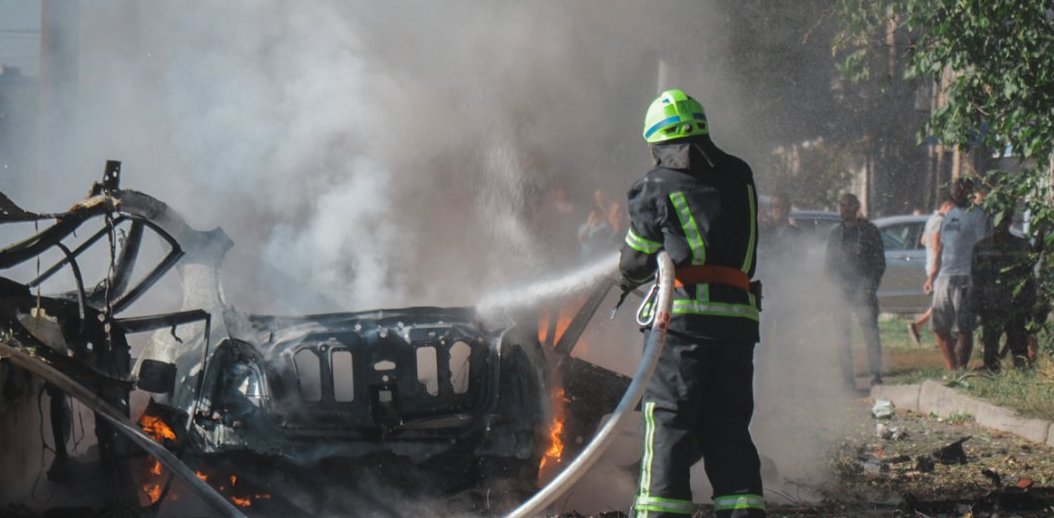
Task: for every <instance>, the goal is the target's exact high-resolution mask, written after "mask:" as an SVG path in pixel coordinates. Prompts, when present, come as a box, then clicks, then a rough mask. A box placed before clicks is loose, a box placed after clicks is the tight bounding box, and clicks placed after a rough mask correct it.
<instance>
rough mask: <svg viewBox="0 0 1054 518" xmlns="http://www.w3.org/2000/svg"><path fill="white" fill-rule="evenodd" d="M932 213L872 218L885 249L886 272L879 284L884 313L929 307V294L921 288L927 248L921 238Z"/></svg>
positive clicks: (916, 311) (905, 312) (904, 311)
mask: <svg viewBox="0 0 1054 518" xmlns="http://www.w3.org/2000/svg"><path fill="white" fill-rule="evenodd" d="M929 217H930V216H929V215H928V214H926V215H920V216H912V215H908V216H889V217H885V218H878V219H876V220H874V221H872V223H874V224H875V226H876V227H878V231H879V232H880V233H881V234H882V245H883V246H885V249H886V273H885V275H883V276H882V284H880V285H879V287H878V305H879V308H880V310H881V311H882V312H883V313H901V314H907V313H922V312H923V311H926V308H928V307H930V302H931V299H930V296H929V295H927V294H925V293H923V291H922V285H923V283H925V282H926V248H925V247H924V246H922V243H921V242H920V238H921V237H922V231H923V229H924V228H925V227H926V220H927V219H929Z"/></svg>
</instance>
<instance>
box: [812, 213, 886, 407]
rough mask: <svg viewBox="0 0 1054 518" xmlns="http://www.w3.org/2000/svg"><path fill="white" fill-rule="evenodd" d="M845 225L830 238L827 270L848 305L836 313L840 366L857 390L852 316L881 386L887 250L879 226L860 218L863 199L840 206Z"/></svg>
mask: <svg viewBox="0 0 1054 518" xmlns="http://www.w3.org/2000/svg"><path fill="white" fill-rule="evenodd" d="M838 212H839V213H840V214H841V216H842V222H841V223H839V224H838V225H837V226H835V227H834V228H833V229H831V234H830V235H829V236H828V239H827V258H826V261H825V263H824V264H825V265H826V271H827V273H828V275H829V276H830V277H831V278H832V280H833V281H834V282H835V284H836V285H837V286H838V287H839V288H841V293H842V295H843V297H844V298H845V302H846V305H845V306H842V305H836V307H839V308H845V309H843V310H842V311H836V314H835V325H836V326H837V327H838V328H839V330H840V334H839V339H840V340H841V342H842V352H841V364H842V374H843V376H845V382H846V385H847V386H848V387H849V388H851V389H854V390H855V389H856V378H855V374H854V370H855V369H854V366H853V352H852V342H851V336H852V335H851V333H850V321H849V313H852V314H853V315H855V316H856V320H857V322H859V324H860V330H861V332H862V333H863V335H864V343H865V344H866V347H867V363H868V366H869V368H870V369H871V384H872V385H876V384H880V383H882V340H881V338H880V337H879V334H878V285H879V284H880V283H881V282H882V274H884V273H885V271H886V255H885V247H884V245H883V244H882V236H881V234H879V232H878V227H876V226H875V225H874V223H871V222H870V221H868V220H867V219H865V218H864V217H862V216H861V215H860V200H859V199H857V197H856V196H854V195H852V194H850V193H845V194H843V195H842V197H841V199H840V200H839V204H838Z"/></svg>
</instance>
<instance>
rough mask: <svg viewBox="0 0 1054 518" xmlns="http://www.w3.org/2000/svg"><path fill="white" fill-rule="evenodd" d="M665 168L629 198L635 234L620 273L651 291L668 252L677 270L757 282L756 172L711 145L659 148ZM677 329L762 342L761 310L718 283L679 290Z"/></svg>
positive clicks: (708, 336) (684, 143)
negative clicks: (722, 272) (710, 270)
mask: <svg viewBox="0 0 1054 518" xmlns="http://www.w3.org/2000/svg"><path fill="white" fill-rule="evenodd" d="M652 151H653V154H654V156H655V158H656V161H657V162H658V166H657V167H656V168H655V169H653V170H651V171H649V172H648V173H647V174H645V175H644V177H643V178H641V179H640V180H638V181H637V182H636V183H635V184H634V185H633V187H632V188H630V190H629V193H628V195H627V198H628V203H627V206H628V208H629V216H630V225H629V230H628V232H627V233H626V239H625V242H624V245H623V247H622V256H621V260H620V270H621V273H622V275H623V277H625V278H626V279H627V280H628V281H630V282H632V283H643V282H645V281H646V280H648V279H649V278H650V277H651V276H652V275H653V274H654V272H655V254H657V253H658V252H659V250H666V251H667V253H669V254H670V258H671V259H672V260H673V262H674V264H675V265H677V266H688V265H719V266H724V267H729V268H734V269H736V270H739V271H742V272H743V273H744V274H745V275H746V276H748V277H753V275H754V270H755V267H756V264H755V258H756V253H757V235H758V226H757V193H756V191H755V187H754V179H753V173H752V172H751V170H750V166H748V165H747V164H746V162H743V161H742V160H740V159H739V158H736V157H734V156H731V155H728V154H726V153H724V152H722V151H721V150H719V149H717V147H716V146H714V145H713V143H712V142H710V141H709V139H705V138H704V139H694V140H688V139H682V140H680V141H673V143H671V144H662V145H655V146H652ZM673 317H674V319H673V321H672V322H671V324H670V329H671V330H672V331H675V332H682V333H685V334H688V335H690V336H695V337H699V338H705V339H716V340H735V341H748V342H756V341H757V340H758V325H757V323H758V317H759V314H758V304H757V301H756V300H755V298H754V296H753V295H752V294H751V293H749V292H748V291H744V290H742V289H739V288H736V287H733V286H727V285H722V284H717V283H704V284H696V285H688V286H684V287H683V288H678V289H677V292H676V295H675V298H674V302H673Z"/></svg>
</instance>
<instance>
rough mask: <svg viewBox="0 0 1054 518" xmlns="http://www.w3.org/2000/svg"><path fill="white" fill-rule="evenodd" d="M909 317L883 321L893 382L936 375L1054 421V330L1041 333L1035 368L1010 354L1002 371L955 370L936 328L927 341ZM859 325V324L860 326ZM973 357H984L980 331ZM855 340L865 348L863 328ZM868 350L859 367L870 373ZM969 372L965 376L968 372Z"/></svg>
mask: <svg viewBox="0 0 1054 518" xmlns="http://www.w3.org/2000/svg"><path fill="white" fill-rule="evenodd" d="M909 322H911V319H910V318H907V317H893V318H884V319H882V320H880V321H879V332H880V333H881V336H882V348H883V365H884V369H885V371H886V375H885V379H886V383H887V384H917V383H922V382H923V381H926V380H934V381H937V382H940V383H945V384H948V385H949V386H953V387H955V388H956V389H958V390H961V391H963V392H965V393H967V394H970V395H972V396H975V397H978V398H981V399H984V400H986V401H990V402H992V403H993V404H996V405H999V406H1001V407H1004V408H1009V409H1011V410H1014V411H1016V412H1017V413H1018V414H1020V415H1021V416H1024V417H1034V418H1039V419H1048V420H1054V360H1052V354H1054V352H1052V351H1054V343H1052V337H1051V336H1050V335H1048V334H1044V335H1041V337H1040V344H1041V345H1040V348H1039V349H1040V352H1039V355H1038V358H1037V360H1036V364H1035V367H1034V368H1033V369H1032V370H1030V371H1019V370H1017V369H1014V368H1013V365H1012V363H1011V362H1010V359H1009V358H1007V359H1005V360H1004V363H1003V366H1002V367H1003V369H1002V372H1000V373H999V374H994V375H989V374H984V375H982V374H980V373H976V374H974V373H964V372H962V371H957V372H950V371H948V370H947V369H945V367H944V360H943V358H941V354H940V352H939V351H938V350H937V346H936V342H935V340H934V336H933V333H932V332H931V331H930V330H929V329H928V327H927V328H926V329H922V330H921V333H920V335H921V337H920V338H921V342H922V346H921V347H920V346H917V345H915V342H914V341H913V340H912V339H911V336H910V335H909V334H908V329H907V326H908V323H909ZM854 327H855V326H854ZM974 337H975V344H974V353H973V361H972V363H971V365H973V364H977V363H979V362H980V357H981V344H980V332H977V333H975V335H974ZM854 343H855V344H856V345H857V346H859V347H860V349H859V350H860V352H861V353H862V351H863V347H862V345H863V344H862V339H861V337H860V335H859V331H855V332H854ZM863 356H864V355H863V354H857V355H856V357H857V358H856V359H857V360H858V361H857V365H856V367H857V372H859V373H864V372H867V365H866V361H862V362H861V361H860V360H863V359H864V358H863ZM964 374H965V375H964Z"/></svg>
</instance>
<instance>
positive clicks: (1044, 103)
mask: <svg viewBox="0 0 1054 518" xmlns="http://www.w3.org/2000/svg"><path fill="white" fill-rule="evenodd" d="M838 17H839V20H840V22H841V31H840V32H839V33H838V34H837V36H836V37H835V38H834V40H833V41H834V46H833V51H834V52H835V54H836V56H840V57H841V59H842V61H841V66H840V70H841V72H842V74H843V76H844V77H846V78H848V79H850V80H853V81H867V80H868V79H869V77H870V75H869V70H868V69H869V68H870V67H872V64H873V63H874V59H875V56H874V54H876V52H877V51H878V50H880V49H882V48H883V47H882V46H883V45H884V43H885V41H886V38H887V31H888V29H889V28H891V27H894V28H895V29H896V31H897V32H898V33H900V34H901V35H904V36H906V37H907V40H908V42H909V43H908V44H907V45H906V48H905V49H904V51H905V52H906V53H907V54H908V56H909V57H910V64H909V66H908V67H907V69H906V70H905V72H904V75H905V77H906V78H916V79H932V80H933V81H935V84H941V79H942V77H943V78H944V79H945V81H944V83H945V84H947V85H948V86H947V89H946V91H945V92H944V95H945V97H946V100H947V101H946V102H945V103H943V104H942V105H941V106H939V107H938V108H937V109H936V110H935V111H934V112H933V113H932V114H931V117H930V119H929V121H928V122H927V123H926V124H925V125H924V127H923V128H921V129H920V132H919V136H918V138H919V140H920V141H921V140H922V139H924V138H927V137H932V138H936V139H937V140H939V141H941V142H943V143H945V144H947V145H957V146H960V148H961V149H964V150H968V149H971V148H979V149H981V150H996V151H997V152H999V153H1003V151H1004V150H1008V151H1009V153H1008V154H1009V158H1010V159H1011V160H1010V161H1009V162H1010V167H1006V166H1005V164H1007V161H1006V160H1004V161H1002V162H1000V165H1002V166H1003V167H1005V169H998V168H996V169H993V170H992V171H986V172H985V173H986V174H985V175H984V176H985V179H986V182H988V183H989V184H990V187H991V188H992V189H993V191H992V196H991V201H989V202H988V203H987V207H988V208H989V210H1000V209H1002V208H1003V207H1007V206H1010V207H1013V206H1014V205H1017V206H1018V207H1019V208H1024V209H1027V211H1028V213H1029V215H1030V221H1029V231H1030V237H1031V238H1033V239H1034V240H1035V242H1036V244H1037V247H1038V248H1039V250H1040V252H1042V253H1040V254H1039V255H1038V256H1037V261H1038V262H1039V263H1040V267H1039V268H1038V271H1040V272H1041V280H1040V282H1041V294H1043V295H1047V296H1046V299H1047V300H1050V297H1049V294H1050V293H1052V292H1054V259H1052V256H1051V254H1050V251H1051V247H1052V246H1054V231H1052V230H1054V195H1052V180H1054V178H1052V176H1054V169H1052V168H1051V160H1052V157H1054V0H1040V1H1034V2H1021V1H1018V0H840V2H839V4H838Z"/></svg>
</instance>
